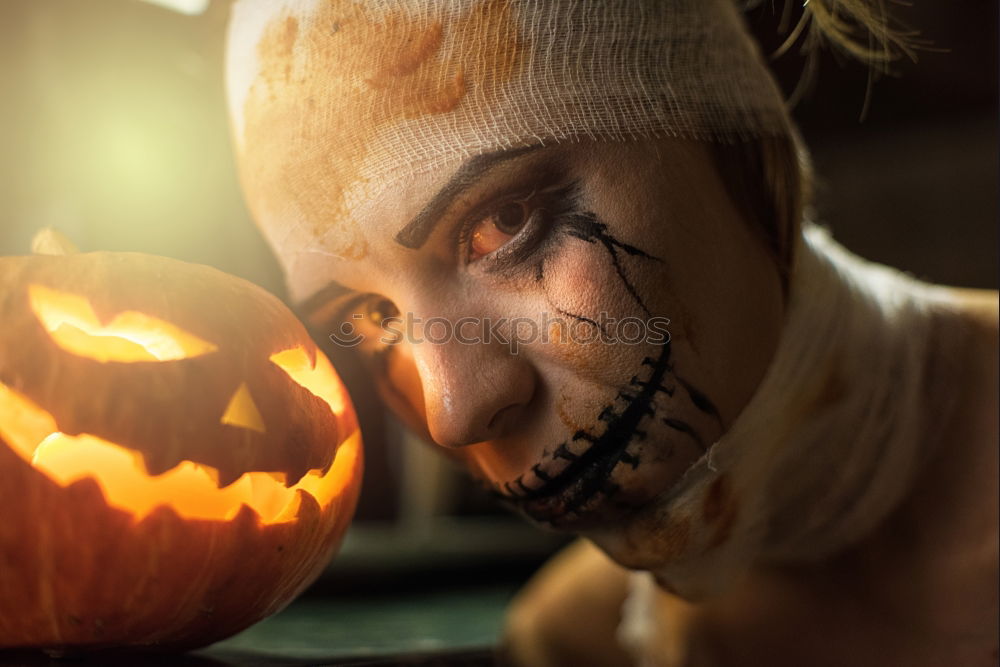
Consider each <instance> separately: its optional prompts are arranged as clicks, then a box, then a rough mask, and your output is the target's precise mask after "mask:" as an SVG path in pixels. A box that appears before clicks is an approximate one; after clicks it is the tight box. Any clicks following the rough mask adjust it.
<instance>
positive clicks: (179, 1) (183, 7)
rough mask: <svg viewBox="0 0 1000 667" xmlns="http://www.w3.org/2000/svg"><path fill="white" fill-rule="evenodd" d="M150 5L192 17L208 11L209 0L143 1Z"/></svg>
mask: <svg viewBox="0 0 1000 667" xmlns="http://www.w3.org/2000/svg"><path fill="white" fill-rule="evenodd" d="M143 1H144V2H148V3H149V4H151V5H159V6H160V7H166V8H167V9H172V10H174V11H175V12H180V13H181V14H189V15H191V16H194V15H196V14H202V13H204V12H205V10H206V9H208V3H209V1H210V0H143Z"/></svg>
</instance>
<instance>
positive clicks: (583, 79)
mask: <svg viewBox="0 0 1000 667" xmlns="http://www.w3.org/2000/svg"><path fill="white" fill-rule="evenodd" d="M228 90H229V99H230V104H231V112H232V118H233V129H234V133H235V141H236V145H237V151H238V153H239V155H240V158H241V160H240V161H241V166H242V173H243V178H244V185H245V188H246V190H247V193H248V199H249V201H250V204H251V207H252V208H253V212H254V216H255V218H256V220H257V222H258V224H260V225H261V226H262V228H263V230H264V231H265V234H266V235H267V236H268V238H269V240H270V242H271V243H272V245H273V246H274V247H275V248H276V250H277V252H278V254H279V256H280V257H281V259H282V261H283V262H284V263H285V264H286V269H288V268H290V267H289V265H290V264H293V263H295V262H298V261H300V259H301V257H300V254H301V252H300V251H298V250H294V249H301V248H304V247H308V248H310V250H309V251H308V252H310V253H315V252H320V253H329V254H333V255H338V256H348V257H350V256H356V255H359V254H362V253H363V252H364V248H363V244H362V242H361V241H360V239H359V238H358V237H357V236H356V235H355V234H353V233H352V231H351V229H349V226H347V225H342V224H338V219H340V220H344V219H349V218H350V216H351V213H352V209H354V208H355V207H357V206H359V205H363V203H364V202H365V201H368V200H371V199H373V198H377V197H378V195H379V193H380V192H382V191H384V190H385V189H386V188H390V187H392V186H393V184H394V183H397V182H398V181H399V180H400V179H405V178H407V177H409V176H411V175H413V174H415V173H422V172H426V171H427V170H433V169H436V168H439V167H441V166H442V165H445V164H448V163H452V162H454V160H455V159H456V158H457V157H461V158H465V157H470V156H474V155H477V154H482V153H488V152H492V151H496V150H502V149H507V148H513V147H519V146H528V145H536V144H548V143H555V142H563V141H580V140H602V141H624V140H635V139H649V138H655V137H667V136H672V137H684V138H690V139H699V140H709V141H733V140H739V139H745V138H750V137H759V136H763V135H785V134H787V133H788V132H789V131H790V123H789V119H788V114H787V111H786V108H785V103H784V101H783V99H782V96H781V93H780V91H779V90H778V88H777V86H776V85H775V82H774V80H773V79H772V77H771V74H770V72H769V71H768V69H767V67H766V66H765V64H764V62H763V59H762V57H761V54H760V51H759V48H758V47H757V45H756V43H755V42H754V41H753V39H752V38H751V37H750V36H749V35H748V33H747V31H746V29H745V26H744V22H743V17H742V16H741V14H740V10H739V8H738V7H737V5H736V3H735V2H734V1H733V0H670V1H660V0H657V1H655V2H652V1H651V2H632V1H629V2H626V1H624V0H619V1H617V2H601V3H592V2H582V1H579V0H561V1H559V0H553V1H551V2H544V3H534V2H510V1H499V0H482V1H480V0H474V1H473V0H467V1H458V2H444V1H442V0H408V1H395V0H393V1H388V0H387V1H384V2H364V3H362V2H352V1H351V0H284V1H283V2H277V1H276V0H240V1H239V2H237V3H236V4H235V6H234V8H233V16H232V22H231V26H230V35H229V51H228ZM276 190H280V191H281V192H283V193H284V194H285V195H286V196H285V197H282V198H280V199H281V200H282V201H284V202H285V203H283V204H282V205H281V206H280V207H276V206H275V205H274V203H273V202H274V201H276V200H278V199H279V198H277V197H271V196H269V194H270V193H273V192H275V191H276ZM289 201H291V202H294V203H293V204H288V203H287V202H289ZM276 208H278V209H280V210H275V209H276ZM286 250H287V252H286ZM290 287H292V289H293V296H296V297H301V296H304V294H303V293H302V292H303V291H305V290H307V288H306V287H305V286H303V285H296V284H292V285H290Z"/></svg>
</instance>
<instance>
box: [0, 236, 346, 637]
mask: <svg viewBox="0 0 1000 667" xmlns="http://www.w3.org/2000/svg"><path fill="white" fill-rule="evenodd" d="M361 465H362V455H361V439H360V434H359V432H358V427H357V421H356V418H355V415H354V410H353V408H352V406H351V404H350V402H349V400H348V397H347V395H346V392H345V391H344V388H343V386H342V384H341V383H340V380H339V378H338V377H337V375H336V374H335V372H334V370H333V368H332V366H331V365H330V363H329V361H327V359H326V357H324V356H323V355H322V353H320V352H319V351H318V350H317V348H316V346H315V345H314V343H313V342H312V341H311V340H310V339H309V337H308V335H307V333H306V331H305V329H304V327H303V326H302V325H301V323H300V322H299V321H298V320H296V319H295V317H294V316H293V315H292V314H291V313H290V312H289V311H288V309H287V308H285V307H284V305H283V304H282V303H281V302H280V301H279V300H278V299H276V298H274V297H273V296H271V295H270V294H268V293H266V292H264V291H263V290H261V289H260V288H258V287H256V286H254V285H251V284H250V283H247V282H245V281H243V280H240V279H238V278H235V277H232V276H228V275H226V274H224V273H221V272H219V271H216V270H215V269H211V268H209V267H205V266H198V265H193V264H187V263H184V262H179V261H176V260H170V259H166V258H160V257H152V256H147V255H140V254H132V253H92V254H80V255H69V256H61V257H8V258H0V508H2V519H0V648H5V647H14V646H39V647H46V648H50V649H55V650H74V649H83V648H100V647H108V646H123V645H126V646H143V647H153V646H161V647H167V646H169V647H179V648H185V647H194V646H199V645H204V644H207V643H209V642H211V641H214V640H217V639H220V638H222V637H225V636H227V635H229V634H232V633H235V632H237V631H239V630H241V629H243V628H245V627H247V626H249V625H250V624H251V623H254V622H255V621H257V620H259V619H261V618H263V617H265V616H267V615H269V614H271V613H274V612H275V611H277V610H278V609H280V608H281V607H283V606H284V605H285V604H287V603H288V602H289V601H290V600H291V599H292V598H293V597H294V596H295V595H296V594H297V593H299V592H300V591H301V590H302V589H303V588H304V587H305V586H306V585H307V584H308V583H309V582H310V581H312V580H313V579H314V578H315V576H316V575H317V574H318V573H319V571H320V570H321V569H322V567H323V566H324V564H325V563H326V561H327V560H328V558H329V556H330V554H331V552H332V550H333V549H334V548H335V547H336V545H337V544H338V543H339V541H340V538H341V537H342V535H343V533H344V531H345V530H346V527H347V524H348V522H349V521H350V518H351V515H352V513H353V511H354V505H355V502H356V499H357V493H358V486H359V483H360V476H361Z"/></svg>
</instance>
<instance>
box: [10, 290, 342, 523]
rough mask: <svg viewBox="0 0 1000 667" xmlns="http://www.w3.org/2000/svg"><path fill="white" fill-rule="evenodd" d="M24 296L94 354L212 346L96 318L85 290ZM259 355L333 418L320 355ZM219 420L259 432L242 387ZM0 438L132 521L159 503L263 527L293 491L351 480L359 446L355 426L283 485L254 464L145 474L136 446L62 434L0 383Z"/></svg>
mask: <svg viewBox="0 0 1000 667" xmlns="http://www.w3.org/2000/svg"><path fill="white" fill-rule="evenodd" d="M29 302H30V306H31V309H32V311H33V312H34V313H35V315H36V316H37V317H38V319H39V321H40V322H41V323H42V325H43V326H44V328H45V330H46V331H47V332H48V333H49V335H50V337H51V338H52V340H53V342H54V343H55V344H56V345H58V346H59V347H60V348H62V349H64V350H66V351H67V352H71V353H73V354H76V355H78V356H84V357H88V358H91V359H94V360H96V361H101V362H111V363H149V362H153V363H155V362H163V361H172V360H178V359H185V358H190V357H193V356H199V355H202V354H209V353H212V352H214V351H216V349H217V348H216V346H215V345H213V344H211V343H208V342H206V341H204V340H202V339H200V338H198V337H197V336H195V335H193V334H191V333H188V332H186V331H184V330H183V329H181V328H179V327H177V326H175V325H173V324H170V323H169V322H165V321H163V320H161V319H158V318H155V317H152V316H149V315H146V314H144V313H140V312H137V311H125V312H122V313H119V314H118V315H116V316H115V317H114V318H113V319H112V321H110V322H109V323H107V324H103V323H101V322H100V321H99V318H98V317H97V315H96V314H95V312H94V310H93V308H92V307H91V305H90V303H89V301H88V300H87V299H86V298H85V297H82V296H78V295H75V294H71V293H68V292H62V291H59V290H53V289H50V288H47V287H43V286H40V285H31V286H29ZM269 360H270V362H271V363H273V364H275V365H276V366H278V367H279V368H281V369H282V370H283V371H284V372H285V373H287V374H288V376H289V377H290V378H291V379H292V380H293V381H294V382H296V383H298V384H299V385H301V386H302V387H303V388H305V389H306V390H308V391H309V392H311V393H312V394H314V395H315V396H317V397H318V398H320V399H322V400H323V401H324V402H325V403H326V404H327V405H329V407H330V410H331V411H332V412H333V413H334V414H335V415H337V417H338V418H339V417H341V416H342V415H343V414H344V412H345V409H346V400H345V396H344V390H343V387H342V385H341V384H340V382H339V381H338V380H337V377H336V375H335V373H334V370H333V367H332V366H331V365H330V363H329V361H328V360H327V359H326V357H324V356H323V355H316V356H315V357H314V361H313V360H310V358H309V355H308V354H307V352H306V350H305V349H303V348H301V347H296V348H291V349H287V350H283V351H281V352H278V353H275V354H273V355H271V356H270V357H269ZM220 421H221V422H222V423H224V424H229V425H231V426H233V427H235V428H240V427H242V428H250V429H253V430H257V431H263V430H265V427H264V425H263V423H262V422H261V418H260V414H259V412H258V411H257V409H256V407H255V406H254V404H253V399H252V397H251V396H250V394H249V392H248V390H247V389H246V386H245V385H241V386H240V387H239V388H237V390H236V392H235V393H234V394H233V398H232V399H230V402H229V406H228V408H227V410H226V411H225V413H224V414H223V415H221V416H220ZM0 436H2V437H3V438H4V440H6V441H7V442H8V443H9V444H10V445H11V446H12V447H13V449H14V451H15V452H16V453H17V454H18V455H19V456H20V457H21V458H22V459H23V460H25V461H26V462H28V463H30V464H31V465H32V466H34V467H35V468H36V469H37V470H39V471H41V472H43V473H44V474H45V475H46V476H47V477H48V478H49V479H51V480H52V481H54V482H55V483H57V484H59V485H61V486H69V485H70V484H73V483H74V482H76V481H78V480H81V479H86V478H90V479H93V480H94V481H95V482H96V483H97V484H98V486H100V488H101V491H102V493H103V494H104V498H105V501H106V502H107V503H108V504H109V505H110V506H112V507H115V508H117V509H120V510H124V511H127V512H129V513H131V514H132V516H133V518H134V520H136V521H139V520H142V519H143V518H145V517H146V516H148V515H149V514H150V513H151V512H153V511H154V510H155V509H156V508H158V507H161V506H166V507H169V508H170V509H172V510H173V511H174V512H176V513H177V514H178V515H179V516H181V517H182V518H189V519H204V520H217V521H219V520H221V521H228V520H231V519H232V518H234V517H235V516H236V515H237V514H238V513H239V511H240V509H241V508H242V507H243V506H244V505H246V506H247V507H249V508H250V509H252V510H253V511H254V512H256V513H257V515H258V516H259V518H260V521H261V523H264V524H274V523H285V522H289V521H293V520H294V519H295V517H296V514H297V512H298V509H299V506H300V503H301V500H302V497H301V495H300V494H308V495H310V496H312V497H313V498H314V499H315V500H316V502H317V503H318V505H319V506H320V507H321V508H322V507H325V506H326V505H327V504H329V503H330V502H331V501H332V500H333V499H335V498H337V497H338V496H339V495H340V494H341V493H342V492H343V489H344V487H345V486H346V485H347V484H348V483H349V482H350V480H351V475H352V472H353V470H354V466H355V461H356V459H357V457H358V455H359V453H360V452H359V449H360V444H361V437H360V433H359V431H358V429H357V428H356V427H355V429H354V432H353V433H351V434H350V435H348V437H347V438H346V439H345V440H344V441H343V442H342V443H341V444H340V446H339V448H338V449H337V452H336V455H335V457H334V460H333V462H332V463H331V465H330V466H329V468H328V469H327V470H326V471H323V470H311V471H309V472H308V473H307V474H306V475H304V476H303V477H302V478H301V479H300V480H299V481H298V482H297V483H295V484H294V485H292V486H286V479H285V475H284V474H283V473H271V472H257V471H254V472H247V473H244V474H243V475H242V476H240V477H239V478H238V479H237V480H236V481H234V482H233V483H231V484H229V485H227V486H225V487H223V488H219V483H218V479H219V475H218V471H217V470H216V469H215V468H212V467H211V466H208V465H204V464H200V463H195V462H192V461H182V462H180V463H178V464H177V465H176V466H174V467H173V468H171V469H170V470H168V471H166V472H164V473H162V474H160V475H156V476H151V475H150V474H149V472H148V471H147V469H146V466H145V463H144V461H143V456H142V454H141V453H139V452H136V451H134V450H132V449H129V448H127V447H123V446H121V445H119V444H116V443H114V442H109V441H107V440H104V439H102V438H99V437H96V436H94V435H91V434H87V433H82V434H78V435H67V434H65V433H62V432H60V430H59V427H58V425H57V424H56V422H55V419H54V418H53V417H52V415H51V414H49V413H48V412H47V411H46V410H44V409H43V408H41V407H39V406H38V405H36V404H35V403H33V402H32V401H31V400H30V399H28V398H27V397H25V396H24V395H22V394H20V393H19V392H17V391H16V390H15V389H14V388H12V387H9V386H7V385H5V384H3V383H0Z"/></svg>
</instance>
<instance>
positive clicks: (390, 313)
mask: <svg viewBox="0 0 1000 667" xmlns="http://www.w3.org/2000/svg"><path fill="white" fill-rule="evenodd" d="M365 314H366V315H367V317H368V320H369V321H370V322H371V323H372V324H374V325H375V326H379V325H381V324H382V321H383V320H384V319H386V318H387V317H396V316H397V315H399V309H398V308H396V306H395V304H393V303H392V301H389V300H388V299H379V298H373V299H372V300H371V301H369V302H368V304H367V308H366V313H365Z"/></svg>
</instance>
